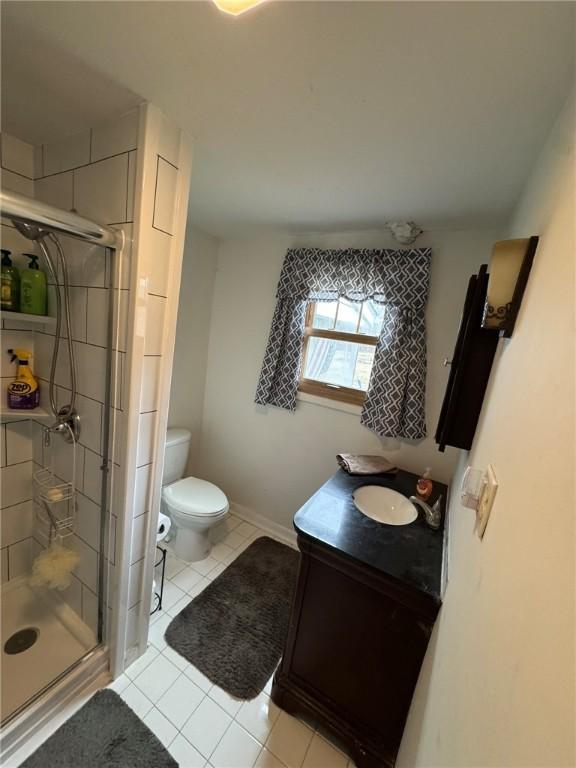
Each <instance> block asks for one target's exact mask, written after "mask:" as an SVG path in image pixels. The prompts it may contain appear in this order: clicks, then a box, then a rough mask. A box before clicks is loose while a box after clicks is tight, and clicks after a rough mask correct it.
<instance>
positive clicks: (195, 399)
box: [168, 227, 218, 474]
mask: <svg viewBox="0 0 576 768" xmlns="http://www.w3.org/2000/svg"><path fill="white" fill-rule="evenodd" d="M217 255H218V240H216V238H214V237H211V236H210V235H207V234H204V233H203V232H200V231H199V230H196V229H193V228H192V227H188V229H187V230H186V241H185V244H184V257H183V262H182V281H181V283H180V303H179V305H178V327H177V331H176V352H175V356H174V368H173V370H172V391H171V394H170V412H169V415H168V423H169V424H170V426H173V427H186V428H187V429H189V430H190V431H191V433H192V440H191V443H190V456H189V461H188V470H189V473H190V474H195V473H197V472H198V454H199V451H200V437H201V430H202V414H203V409H204V391H205V385H206V365H207V359H208V338H209V333H210V317H211V312H212V297H213V294H214V281H215V279H216V259H217Z"/></svg>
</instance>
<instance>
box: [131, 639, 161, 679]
mask: <svg viewBox="0 0 576 768" xmlns="http://www.w3.org/2000/svg"><path fill="white" fill-rule="evenodd" d="M156 656H158V649H157V648H155V647H154V646H153V645H149V646H148V648H147V649H146V651H145V652H144V653H143V654H142V656H140V657H139V658H138V659H136V661H135V662H134V663H133V664H130V666H129V667H128V669H127V670H126V674H127V675H128V677H129V678H130V679H131V680H134V678H136V677H138V675H139V674H140V672H143V671H144V670H145V669H146V667H147V666H148V665H149V664H151V663H152V662H153V661H154V659H155V658H156Z"/></svg>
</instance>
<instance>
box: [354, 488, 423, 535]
mask: <svg viewBox="0 0 576 768" xmlns="http://www.w3.org/2000/svg"><path fill="white" fill-rule="evenodd" d="M352 499H353V501H354V505H355V507H356V509H357V510H359V511H360V512H362V514H363V515H366V517H370V518H372V520H376V521H377V522H379V523H387V524H388V525H408V523H413V522H414V520H416V518H417V517H418V511H417V509H416V507H415V506H414V505H413V504H412V502H410V501H408V499H407V498H406V497H405V496H402V494H401V493H396V491H391V490H390V488H382V486H380V485H363V486H362V487H361V488H357V489H356V490H355V491H354V493H353V494H352Z"/></svg>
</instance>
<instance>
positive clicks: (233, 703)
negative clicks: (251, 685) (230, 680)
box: [210, 685, 242, 717]
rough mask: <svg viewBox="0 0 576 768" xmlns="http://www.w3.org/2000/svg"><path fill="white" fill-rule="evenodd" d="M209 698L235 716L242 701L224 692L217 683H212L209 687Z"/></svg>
mask: <svg viewBox="0 0 576 768" xmlns="http://www.w3.org/2000/svg"><path fill="white" fill-rule="evenodd" d="M210 698H211V699H212V701H215V702H216V704H218V705H219V706H220V707H222V709H223V710H224V711H225V712H228V714H229V715H230V716H231V717H235V716H236V713H237V712H238V710H239V709H240V707H241V706H242V701H241V700H240V699H235V698H234V697H233V696H230V694H229V693H226V691H224V690H222V688H219V687H218V686H217V685H213V686H212V688H211V689H210Z"/></svg>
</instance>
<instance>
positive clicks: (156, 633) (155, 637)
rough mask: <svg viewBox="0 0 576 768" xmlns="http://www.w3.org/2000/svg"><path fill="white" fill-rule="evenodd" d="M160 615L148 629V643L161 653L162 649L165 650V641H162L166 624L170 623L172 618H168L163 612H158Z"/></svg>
mask: <svg viewBox="0 0 576 768" xmlns="http://www.w3.org/2000/svg"><path fill="white" fill-rule="evenodd" d="M160 613H161V614H162V615H161V617H160V618H159V619H156V621H155V622H154V624H152V625H151V627H150V629H149V630H148V641H149V642H150V643H153V645H154V646H155V647H156V648H157V649H158V650H159V651H163V650H164V648H166V640H164V632H166V628H167V627H168V624H170V622H171V621H172V616H170V615H169V614H167V613H164V611H160Z"/></svg>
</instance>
